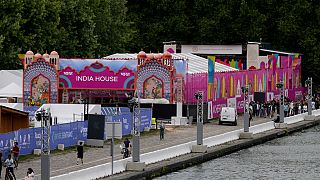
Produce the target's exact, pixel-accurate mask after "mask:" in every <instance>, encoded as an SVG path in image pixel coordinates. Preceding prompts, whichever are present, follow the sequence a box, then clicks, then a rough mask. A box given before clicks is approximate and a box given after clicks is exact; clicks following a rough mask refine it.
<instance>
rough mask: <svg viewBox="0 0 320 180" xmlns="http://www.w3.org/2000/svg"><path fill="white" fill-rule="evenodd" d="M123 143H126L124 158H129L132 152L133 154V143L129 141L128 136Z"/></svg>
mask: <svg viewBox="0 0 320 180" xmlns="http://www.w3.org/2000/svg"><path fill="white" fill-rule="evenodd" d="M123 144H124V152H123V157H124V158H127V157H129V156H130V154H131V147H132V145H131V142H130V141H129V139H128V138H126V140H125V141H124V142H123ZM126 153H127V154H126Z"/></svg>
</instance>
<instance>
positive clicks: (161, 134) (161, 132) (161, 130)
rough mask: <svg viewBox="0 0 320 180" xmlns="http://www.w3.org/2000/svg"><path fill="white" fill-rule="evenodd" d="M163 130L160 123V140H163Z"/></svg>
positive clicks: (162, 125)
mask: <svg viewBox="0 0 320 180" xmlns="http://www.w3.org/2000/svg"><path fill="white" fill-rule="evenodd" d="M164 129H165V127H164V124H163V122H162V123H161V125H160V140H163V139H164Z"/></svg>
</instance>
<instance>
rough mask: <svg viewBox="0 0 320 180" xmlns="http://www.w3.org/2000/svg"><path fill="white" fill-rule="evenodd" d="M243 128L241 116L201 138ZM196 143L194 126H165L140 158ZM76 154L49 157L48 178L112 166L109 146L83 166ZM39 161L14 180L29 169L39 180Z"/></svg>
mask: <svg viewBox="0 0 320 180" xmlns="http://www.w3.org/2000/svg"><path fill="white" fill-rule="evenodd" d="M271 120H272V119H269V118H254V120H253V121H252V122H251V125H256V124H261V123H264V122H268V121H271ZM241 128H243V117H242V116H240V117H239V119H238V126H231V125H218V123H217V122H214V123H206V124H205V125H204V138H206V137H210V136H214V135H218V134H223V133H226V132H229V131H233V130H236V129H241ZM193 140H196V125H195V124H194V125H192V126H185V127H176V128H173V127H172V128H171V127H170V126H169V125H167V126H166V132H165V136H164V140H162V141H160V138H159V134H154V135H147V136H142V137H141V140H140V143H141V144H140V148H141V154H143V153H146V152H151V151H155V150H158V149H163V148H167V147H170V146H173V145H177V144H182V143H186V142H190V141H193ZM120 150H121V149H120V147H119V145H116V146H115V158H114V159H115V160H118V159H121V158H122V154H121V153H120ZM76 157H77V154H76V151H74V152H69V153H66V154H52V155H51V157H50V169H51V177H53V176H57V175H60V174H65V173H68V172H71V171H75V170H80V169H84V168H88V167H92V166H96V165H99V164H104V163H107V162H111V156H110V145H109V144H108V145H105V146H104V148H89V150H86V151H85V153H84V164H83V165H76ZM40 166H41V164H40V157H39V158H36V159H33V160H26V161H23V162H20V163H19V168H18V169H17V170H15V174H16V177H17V179H23V178H24V176H25V175H26V171H27V169H28V168H29V167H31V168H32V169H33V170H34V171H35V174H36V176H37V178H38V179H40V173H41V169H40Z"/></svg>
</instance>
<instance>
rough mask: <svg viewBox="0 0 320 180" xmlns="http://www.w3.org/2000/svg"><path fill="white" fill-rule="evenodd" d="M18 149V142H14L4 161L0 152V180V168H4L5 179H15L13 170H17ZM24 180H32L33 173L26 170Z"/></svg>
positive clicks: (29, 169) (0, 175)
mask: <svg viewBox="0 0 320 180" xmlns="http://www.w3.org/2000/svg"><path fill="white" fill-rule="evenodd" d="M19 154H20V148H19V146H18V142H14V146H13V147H12V149H11V151H10V153H9V155H8V157H7V159H5V160H4V157H3V154H2V152H0V178H1V177H2V166H3V167H5V168H6V169H5V179H16V176H15V174H14V169H18V165H19ZM25 179H26V180H34V171H33V169H32V168H28V170H27V176H26V178H25Z"/></svg>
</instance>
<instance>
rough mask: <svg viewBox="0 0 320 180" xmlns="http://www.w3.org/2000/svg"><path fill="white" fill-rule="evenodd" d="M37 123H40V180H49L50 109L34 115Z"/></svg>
mask: <svg viewBox="0 0 320 180" xmlns="http://www.w3.org/2000/svg"><path fill="white" fill-rule="evenodd" d="M36 119H37V121H41V180H49V179H50V125H51V123H52V122H51V113H50V109H47V110H44V109H41V110H40V111H39V112H38V113H37V114H36Z"/></svg>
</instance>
